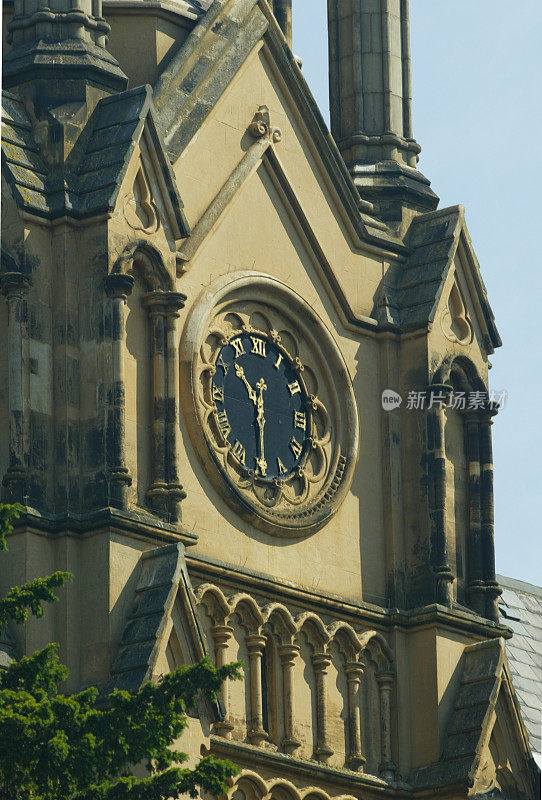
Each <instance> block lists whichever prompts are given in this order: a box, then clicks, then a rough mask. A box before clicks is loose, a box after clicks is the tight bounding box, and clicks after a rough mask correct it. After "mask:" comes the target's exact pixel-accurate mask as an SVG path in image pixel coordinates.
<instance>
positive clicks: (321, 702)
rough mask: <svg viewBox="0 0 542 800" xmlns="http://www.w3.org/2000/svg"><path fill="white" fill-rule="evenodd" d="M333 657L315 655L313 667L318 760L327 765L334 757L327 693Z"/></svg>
mask: <svg viewBox="0 0 542 800" xmlns="http://www.w3.org/2000/svg"><path fill="white" fill-rule="evenodd" d="M330 664H331V656H330V655H328V654H327V653H314V655H313V656H312V665H313V668H314V675H315V677H316V749H315V751H314V755H315V756H316V759H317V760H318V761H320V762H322V763H323V764H325V763H326V762H327V761H328V760H329V758H330V757H331V756H332V755H333V750H332V749H331V748H330V746H329V744H328V740H327V691H326V675H327V670H328V667H329V665H330Z"/></svg>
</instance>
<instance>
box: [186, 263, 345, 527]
mask: <svg viewBox="0 0 542 800" xmlns="http://www.w3.org/2000/svg"><path fill="white" fill-rule="evenodd" d="M180 359H181V376H180V377H181V399H182V402H183V409H184V415H183V419H184V420H185V422H186V425H187V428H188V431H189V433H190V437H191V439H192V443H193V445H194V447H195V449H196V452H197V453H198V455H199V458H200V460H201V464H202V465H203V468H204V470H205V473H206V475H207V477H208V478H209V479H210V480H211V481H212V483H213V485H214V487H215V488H216V489H217V490H218V492H219V493H220V494H221V495H222V497H223V499H224V500H225V501H226V502H227V503H229V504H230V506H231V507H232V508H233V509H234V511H235V512H236V513H237V514H238V515H240V516H242V517H244V518H245V519H246V520H247V521H248V522H249V523H250V524H251V525H253V526H255V527H258V528H260V529H261V530H263V531H265V532H266V533H271V534H274V535H277V536H304V535H307V534H309V533H313V532H314V531H316V530H318V529H319V528H321V527H322V526H323V525H324V524H325V523H326V521H327V520H328V519H329V518H330V517H331V516H332V515H333V514H334V513H335V511H336V510H337V509H338V508H339V506H340V504H341V502H342V500H343V499H344V497H345V495H346V493H347V491H348V488H349V486H350V482H351V480H352V475H353V470H354V467H355V463H356V458H357V451H358V420H357V410H356V404H355V399H354V394H353V389H352V383H351V380H350V376H349V374H348V371H347V369H346V366H345V364H344V361H343V359H342V356H341V354H340V352H339V350H338V348H337V345H336V344H335V342H334V340H333V338H332V337H331V335H330V334H329V332H328V331H327V329H326V327H325V325H324V324H323V322H322V320H321V319H320V318H319V317H318V316H317V315H316V314H315V312H314V311H313V309H312V308H311V307H310V306H308V305H307V304H306V303H305V302H304V301H303V300H302V299H301V297H299V295H297V294H295V292H293V291H292V290H291V289H289V287H288V286H286V285H285V284H284V283H282V282H280V281H277V280H276V279H274V278H271V277H270V276H268V275H262V274H259V273H236V274H231V275H224V276H221V277H220V278H218V279H217V281H216V282H215V284H213V285H211V286H210V287H208V288H206V289H205V290H204V291H203V292H202V294H201V295H200V298H199V299H198V300H197V301H196V302H195V303H194V306H193V307H192V310H191V312H190V314H189V316H188V318H187V320H186V323H185V329H184V333H183V339H182V342H181V348H180Z"/></svg>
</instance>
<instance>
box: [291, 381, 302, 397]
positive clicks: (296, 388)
mask: <svg viewBox="0 0 542 800" xmlns="http://www.w3.org/2000/svg"><path fill="white" fill-rule="evenodd" d="M288 389H289V390H290V394H291V396H292V397H293V396H294V394H297V393H298V392H300V391H301V386H300V385H299V383H298V382H297V381H294V382H293V383H289V384H288Z"/></svg>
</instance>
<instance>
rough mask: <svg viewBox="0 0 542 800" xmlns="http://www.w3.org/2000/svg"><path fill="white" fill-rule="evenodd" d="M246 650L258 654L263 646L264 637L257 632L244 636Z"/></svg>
mask: <svg viewBox="0 0 542 800" xmlns="http://www.w3.org/2000/svg"><path fill="white" fill-rule="evenodd" d="M246 643H247V648H248V652H249V654H250V653H256V654H258V653H259V654H260V655H261V653H262V652H263V650H264V648H265V643H266V638H265V636H261V634H259V633H251V634H249V635H248V636H247V638H246Z"/></svg>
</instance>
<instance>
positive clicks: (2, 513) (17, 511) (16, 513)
mask: <svg viewBox="0 0 542 800" xmlns="http://www.w3.org/2000/svg"><path fill="white" fill-rule="evenodd" d="M23 511H24V506H22V505H20V503H12V504H11V505H9V504H7V503H0V550H7V549H8V546H7V543H6V536H7V534H8V533H10V531H11V529H12V527H13V523H14V522H15V520H16V519H18V518H19V517H20V516H21V514H22V512H23Z"/></svg>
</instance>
